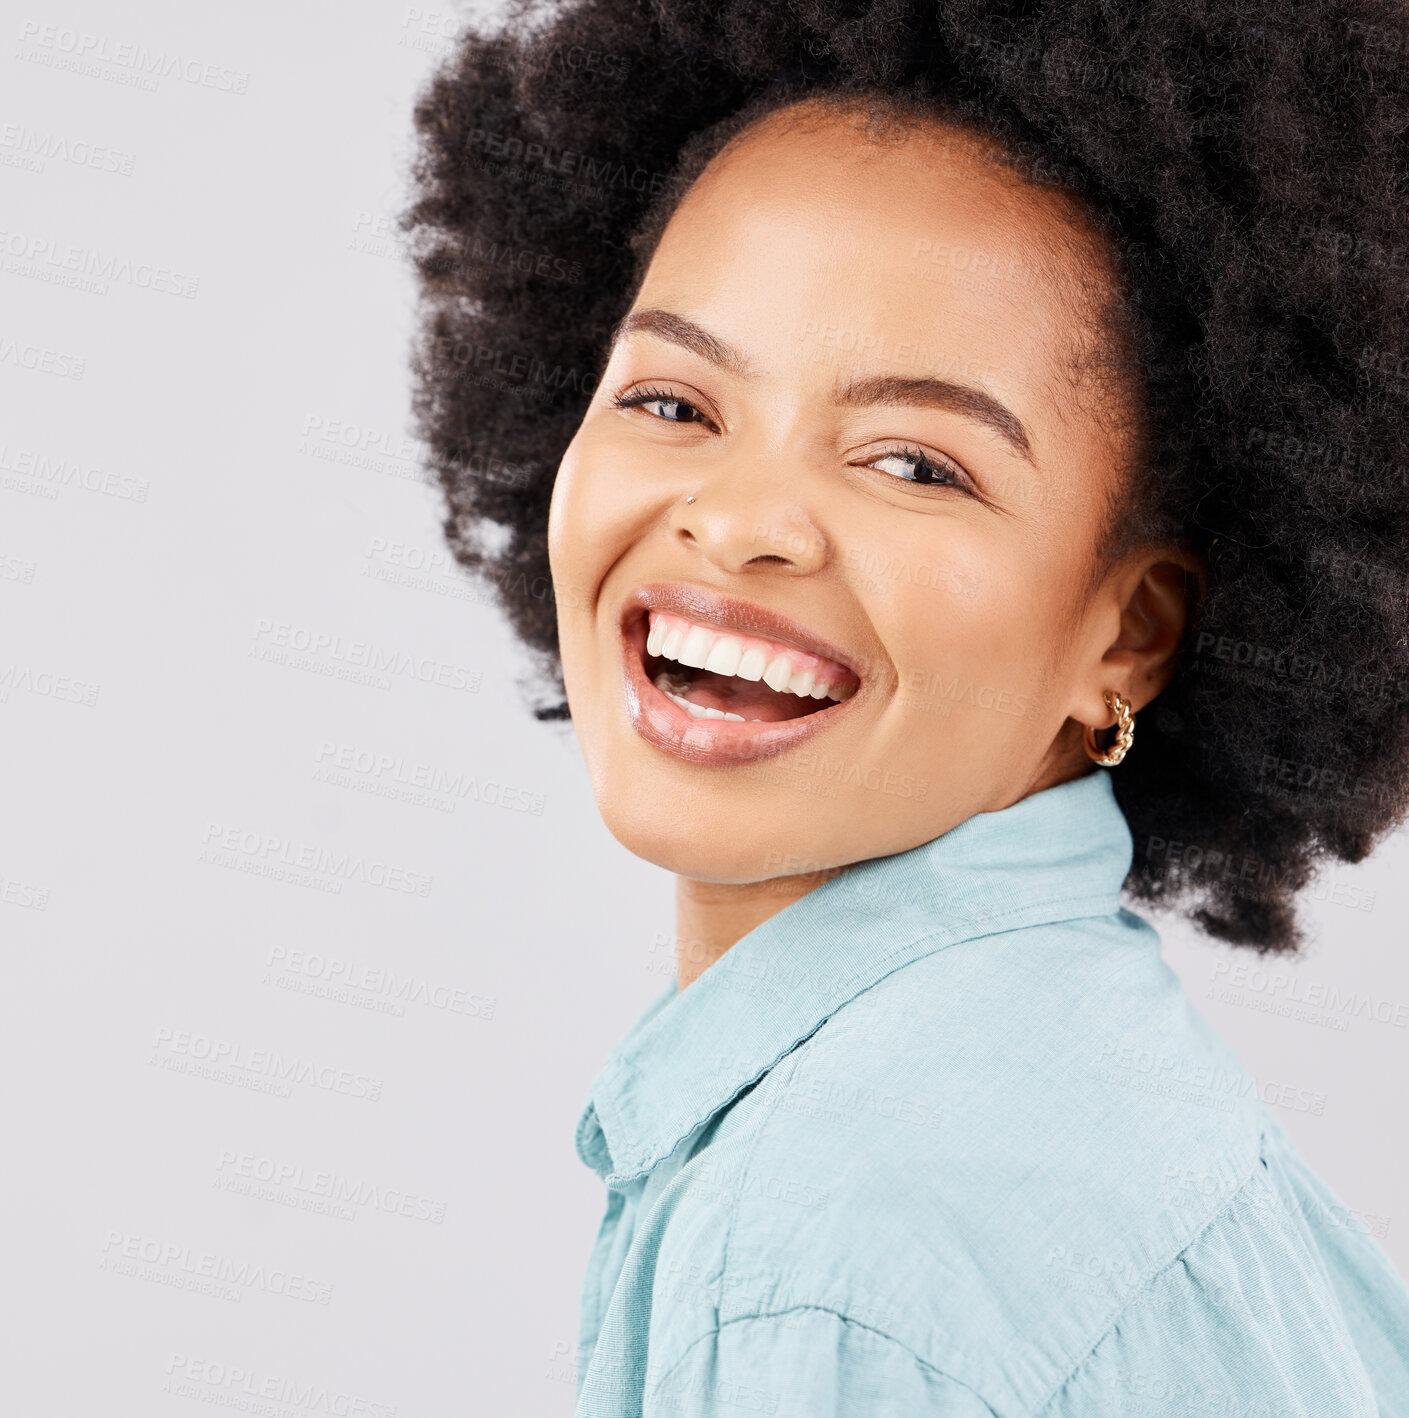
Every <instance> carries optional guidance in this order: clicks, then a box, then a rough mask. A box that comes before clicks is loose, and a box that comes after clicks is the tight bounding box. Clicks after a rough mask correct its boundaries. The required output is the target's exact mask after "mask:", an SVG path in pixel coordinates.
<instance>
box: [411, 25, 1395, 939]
mask: <svg viewBox="0 0 1409 1418" xmlns="http://www.w3.org/2000/svg"><path fill="white" fill-rule="evenodd" d="M1405 51H1409V16H1405V15H1403V14H1401V13H1400V12H1399V11H1398V10H1397V8H1396V7H1395V6H1394V5H1392V4H1389V3H1380V0H1351V3H1335V0H1330V3H1325V4H1322V3H1318V4H1316V5H1314V6H1312V5H1303V6H1292V7H1288V6H1287V5H1286V4H1285V3H1284V2H1283V3H1272V0H1240V3H1238V4H1236V5H1217V4H1209V3H1207V0H1169V3H1165V4H1161V5H1156V6H1148V5H1144V4H1139V3H1134V0H1100V3H1090V2H1089V0H1050V2H1049V3H1040V2H1039V0H1031V3H1023V2H1022V0H949V2H948V3H920V0H786V3H781V4H778V5H763V4H758V3H757V2H756V0H688V3H687V0H565V3H558V4H548V5H534V4H532V3H529V0H516V3H514V4H513V5H512V7H511V9H510V10H509V11H508V12H507V14H506V17H505V18H504V20H503V21H502V23H501V25H500V27H499V28H498V29H497V30H494V31H493V32H487V31H486V32H481V31H477V30H474V29H470V30H467V31H466V32H465V33H464V34H463V35H462V36H461V38H460V40H459V42H458V44H457V46H456V48H455V52H454V53H453V55H452V56H451V57H450V58H449V59H448V60H447V61H446V62H445V63H444V64H443V65H442V66H441V68H440V70H439V72H437V73H436V74H435V75H434V76H433V77H432V79H431V80H430V82H429V84H428V86H427V88H426V90H425V92H424V93H423V95H422V97H421V98H420V100H419V102H418V105H417V108H416V113H415V120H416V126H417V129H418V134H419V142H418V153H417V162H416V169H415V183H416V186H415V191H414V194H413V198H412V203H411V205H410V206H409V208H408V210H407V211H406V213H405V215H404V217H403V226H404V229H405V230H406V231H407V232H408V233H409V240H410V243H411V248H412V251H413V254H414V259H415V261H416V264H417V269H418V272H419V278H420V283H421V295H422V308H423V316H422V324H421V332H420V337H419V343H418V347H417V352H416V357H415V369H416V415H417V419H418V423H419V429H420V432H421V434H422V436H423V438H424V439H425V441H426V443H427V445H428V447H429V449H430V450H431V459H432V463H433V470H434V472H435V474H436V475H437V476H438V478H439V481H440V483H441V486H442V487H443V489H444V493H445V497H446V502H447V516H446V534H447V537H448V539H449V542H450V544H451V546H452V548H453V549H454V552H455V554H456V556H457V558H458V559H459V561H460V562H461V563H462V564H463V565H464V566H465V567H467V568H469V569H471V570H472V571H473V572H475V573H476V574H477V575H479V576H480V577H482V578H484V579H485V580H486V581H488V582H489V583H490V584H492V585H494V586H495V587H497V595H498V599H499V602H500V604H501V605H502V607H503V609H504V611H505V612H506V613H507V615H508V617H509V618H510V621H511V623H512V624H513V626H514V627H515V629H516V631H517V633H518V635H519V636H520V637H521V639H522V640H523V641H524V642H525V643H526V644H527V645H528V646H529V647H530V648H531V649H532V650H533V651H534V652H536V655H537V657H538V660H539V665H540V667H541V669H542V670H543V671H544V676H545V682H546V683H548V684H550V685H551V686H552V687H553V689H554V690H555V691H556V693H555V695H554V702H550V703H548V704H546V705H540V707H539V708H538V709H537V711H536V712H537V713H538V715H539V717H541V718H551V717H566V714H567V707H566V704H565V703H562V702H559V701H561V699H562V693H561V687H562V686H561V669H560V666H559V664H558V660H557V630H556V617H555V605H554V600H553V593H552V583H551V579H550V577H549V573H548V553H547V539H546V526H547V516H548V505H549V499H550V495H551V491H552V485H553V479H554V475H555V472H556V468H557V465H558V462H559V460H560V458H561V455H562V453H563V451H564V449H565V448H566V447H567V445H568V443H569V442H570V441H571V439H572V436H573V434H574V432H575V431H576V429H577V426H578V424H579V422H580V421H581V419H582V417H583V414H584V412H585V410H586V407H587V404H588V402H589V400H590V398H591V394H592V390H593V388H594V387H595V383H596V380H597V378H598V376H599V374H600V372H601V369H602V367H603V365H604V363H605V358H606V354H607V345H608V342H609V339H610V335H611V333H612V331H613V329H614V327H615V325H616V322H617V321H618V320H619V319H620V317H621V316H622V315H623V314H624V313H625V311H626V310H627V309H628V308H629V305H630V302H631V299H632V297H633V295H634V292H635V289H636V287H637V285H638V283H639V280H640V278H641V275H642V274H643V271H644V266H645V262H646V261H647V260H648V259H649V256H650V252H651V250H652V249H653V246H654V242H655V239H656V238H657V237H658V236H659V234H660V231H661V229H662V228H663V226H664V222H665V220H666V219H667V218H668V216H669V213H670V212H671V211H672V210H673V208H674V205H675V203H676V202H677V201H678V200H679V197H680V196H681V195H682V193H683V191H684V190H685V188H686V187H687V186H688V184H689V182H690V180H692V178H693V177H694V176H695V175H696V174H697V173H698V172H699V171H700V170H701V169H702V167H703V165H704V163H705V162H706V161H707V160H708V158H709V157H710V156H711V155H712V154H713V153H714V152H716V151H717V150H718V149H719V147H721V146H722V145H723V143H724V142H725V141H726V140H727V138H728V137H730V136H731V135H732V134H734V133H736V132H738V131H739V130H740V129H741V128H742V127H743V126H744V125H746V124H747V123H748V122H750V121H752V120H753V119H755V118H757V117H759V116H760V115H761V114H763V113H766V112H768V111H770V110H773V109H777V108H780V107H782V106H784V105H787V104H791V103H795V102H796V101H797V100H798V99H799V98H802V97H807V96H817V97H818V98H820V99H822V100H823V101H828V102H834V101H841V102H847V101H850V102H853V103H855V102H857V101H862V102H867V103H870V104H871V105H873V106H879V107H881V108H885V107H887V106H889V107H891V108H893V109H895V110H896V111H897V112H902V113H915V112H930V113H934V114H936V115H940V114H942V115H945V116H947V117H948V118H949V119H950V121H957V122H961V123H963V124H964V125H965V126H967V127H968V128H970V129H971V130H974V131H977V132H980V133H982V134H985V135H987V137H988V138H989V139H991V141H992V144H993V150H994V153H995V155H996V156H997V157H998V158H999V159H1000V160H1001V161H1004V162H1006V163H1008V164H1009V165H1010V166H1011V167H1015V168H1016V169H1017V170H1018V171H1019V172H1021V173H1023V175H1024V176H1026V177H1027V178H1028V180H1030V181H1032V182H1039V183H1042V182H1046V183H1055V184H1059V185H1060V186H1062V187H1063V188H1065V189H1068V190H1070V191H1071V192H1072V193H1074V194H1076V195H1077V198H1078V200H1079V201H1080V202H1081V203H1082V204H1083V205H1084V206H1085V208H1086V209H1087V210H1088V211H1090V212H1091V213H1093V214H1094V216H1095V217H1096V219H1097V220H1098V222H1099V224H1100V226H1101V228H1102V230H1103V231H1104V232H1105V233H1106V235H1107V238H1108V240H1109V242H1110V243H1111V244H1112V246H1113V249H1114V252H1115V255H1116V259H1117V262H1118V266H1119V270H1120V273H1121V282H1122V285H1123V287H1124V289H1123V290H1122V292H1121V293H1120V306H1121V326H1122V331H1123V334H1122V338H1123V339H1128V341H1129V342H1130V345H1129V347H1130V349H1131V350H1133V357H1134V359H1135V361H1136V363H1137V364H1138V367H1139V370H1140V376H1141V380H1142V384H1143V390H1142V395H1143V406H1144V410H1143V411H1144V415H1145V420H1146V423H1145V427H1146V430H1147V437H1146V439H1145V446H1146V449H1147V453H1146V456H1145V458H1144V463H1143V466H1142V469H1141V474H1140V476H1139V477H1138V478H1137V479H1136V480H1135V483H1134V485H1133V486H1132V488H1131V491H1130V493H1129V495H1128V496H1127V498H1126V500H1125V503H1124V504H1123V507H1122V510H1121V518H1120V528H1121V530H1122V538H1121V539H1122V541H1123V542H1129V541H1131V540H1138V539H1139V538H1141V537H1144V536H1154V535H1168V534H1172V535H1175V536H1177V537H1179V538H1180V539H1182V540H1183V541H1184V542H1185V544H1186V545H1188V546H1189V547H1191V548H1192V549H1193V550H1194V551H1195V552H1196V553H1197V555H1198V556H1199V557H1200V558H1201V559H1202V562H1203V564H1204V566H1205V568H1206V574H1205V576H1204V578H1203V585H1202V592H1201V594H1200V595H1199V596H1198V597H1197V602H1196V604H1195V605H1194V607H1193V609H1192V614H1191V618H1190V622H1189V625H1188V629H1187V632H1186V634H1185V637H1184V640H1183V643H1182V645H1181V649H1180V653H1179V657H1178V663H1177V669H1176V673H1175V676H1174V679H1173V681H1172V682H1171V684H1170V685H1169V687H1168V688H1167V689H1166V690H1165V692H1164V693H1163V694H1162V695H1161V696H1160V697H1159V699H1157V700H1156V701H1155V703H1154V704H1152V705H1151V706H1150V707H1149V709H1148V710H1147V711H1146V712H1145V713H1144V714H1142V715H1141V719H1140V726H1139V740H1138V744H1137V747H1136V750H1135V751H1134V752H1133V753H1132V754H1131V755H1130V757H1129V758H1128V759H1127V760H1126V762H1125V763H1124V764H1123V765H1122V766H1121V768H1120V769H1119V770H1117V771H1116V773H1115V790H1116V795H1117V798H1118V799H1119V802H1120V805H1121V808H1122V809H1123V811H1124V813H1125V815H1126V818H1127V820H1128V822H1129V824H1130V827H1131V831H1132V834H1133V837H1134V841H1135V858H1134V865H1133V866H1132V869H1131V873H1130V876H1129V878H1128V880H1127V883H1126V885H1127V889H1128V890H1129V891H1130V893H1131V894H1132V895H1133V896H1134V897H1136V898H1137V899H1141V900H1145V901H1149V902H1151V903H1156V904H1159V903H1163V904H1173V903H1174V902H1175V901H1176V900H1177V901H1178V902H1179V903H1180V904H1181V905H1183V906H1185V907H1186V908H1187V910H1188V911H1189V913H1190V914H1191V916H1192V917H1193V919H1194V920H1195V921H1196V922H1197V923H1198V924H1199V925H1200V926H1201V927H1202V928H1203V929H1204V930H1206V931H1207V932H1209V933H1210V934H1211V935H1213V936H1216V937H1218V938H1221V939H1223V940H1226V941H1229V942H1233V943H1235V944H1240V945H1246V946H1249V947H1252V948H1254V949H1256V950H1258V951H1263V952H1268V951H1287V950H1294V949H1295V948H1296V947H1297V946H1298V945H1299V944H1300V942H1301V939H1302V936H1301V933H1300V931H1299V929H1298V924H1297V921H1296V917H1295V913H1294V909H1293V899H1294V896H1295V894H1296V892H1297V891H1298V890H1299V889H1300V888H1302V887H1303V886H1305V885H1306V884H1307V883H1308V881H1309V880H1310V877H1311V874H1312V872H1313V870H1314V869H1315V868H1316V867H1317V865H1318V863H1319V862H1321V861H1322V860H1324V859H1325V858H1327V857H1336V858H1340V859H1341V860H1344V861H1350V862H1355V861H1359V860H1361V859H1362V858H1363V857H1364V856H1365V855H1366V854H1367V853H1368V852H1369V851H1370V849H1371V847H1372V846H1373V845H1374V843H1375V841H1376V840H1377V839H1378V838H1379V837H1380V836H1381V835H1382V834H1383V833H1385V832H1386V831H1387V830H1388V829H1389V828H1390V827H1391V826H1393V825H1394V824H1395V823H1396V822H1397V821H1398V820H1399V818H1400V817H1401V816H1402V814H1403V813H1404V811H1405V809H1406V805H1409V767H1407V766H1406V765H1409V712H1406V700H1409V693H1407V692H1406V686H1409V597H1406V586H1407V585H1409V582H1407V581H1406V576H1407V575H1409V569H1407V568H1406V559H1405V548H1406V509H1409V466H1407V464H1409V460H1406V458H1405V457H1404V456H1403V453H1402V439H1401V428H1402V425H1403V418H1404V411H1405V400H1406V397H1409V337H1406V291H1409V282H1406V277H1405V272H1406V267H1409V258H1406V246H1405V244H1404V241H1405V238H1404V236H1403V234H1402V228H1403V225H1404V221H1403V218H1404V214H1405V211H1406V208H1405V196H1406V192H1405V188H1406V170H1407V167H1406V156H1409V148H1407V147H1406V144H1409V81H1406V77H1405V67H1404V65H1403V64H1402V62H1401V58H1402V54H1403V52H1405Z"/></svg>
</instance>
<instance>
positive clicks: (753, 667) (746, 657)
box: [734, 645, 768, 680]
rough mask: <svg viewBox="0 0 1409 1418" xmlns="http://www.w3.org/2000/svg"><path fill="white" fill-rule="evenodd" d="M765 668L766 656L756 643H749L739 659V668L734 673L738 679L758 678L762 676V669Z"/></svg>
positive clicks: (766, 663)
mask: <svg viewBox="0 0 1409 1418" xmlns="http://www.w3.org/2000/svg"><path fill="white" fill-rule="evenodd" d="M767 668H768V656H767V655H765V654H764V653H763V651H762V650H760V649H759V648H758V646H757V645H750V646H749V648H748V649H747V650H745V651H744V654H743V658H742V659H741V660H740V661H739V668H738V669H736V670H735V671H734V673H735V674H736V675H737V676H738V677H739V678H740V679H751V680H760V679H762V678H763V671H764V670H765V669H767Z"/></svg>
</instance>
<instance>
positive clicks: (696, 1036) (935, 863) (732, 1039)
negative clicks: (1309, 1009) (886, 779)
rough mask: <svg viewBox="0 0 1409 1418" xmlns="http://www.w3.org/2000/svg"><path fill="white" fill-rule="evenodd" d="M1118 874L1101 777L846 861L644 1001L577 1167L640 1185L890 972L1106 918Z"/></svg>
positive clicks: (1117, 822)
mask: <svg viewBox="0 0 1409 1418" xmlns="http://www.w3.org/2000/svg"><path fill="white" fill-rule="evenodd" d="M1130 862H1131V837H1130V830H1129V828H1128V827H1127V826H1126V823H1125V817H1124V815H1123V814H1122V812H1121V810H1120V807H1119V805H1118V804H1117V803H1116V801H1115V794H1114V791H1113V789H1112V787H1111V779H1110V774H1108V773H1104V772H1092V773H1088V774H1087V775H1086V776H1084V777H1081V778H1077V779H1073V780H1072V781H1071V782H1068V783H1062V784H1060V785H1059V786H1057V787H1055V788H1048V789H1046V790H1045V791H1043V792H1040V793H1034V794H1032V795H1031V796H1030V797H1026V798H1023V799H1022V800H1021V801H1019V802H1016V803H1014V804H1013V805H1012V806H1011V807H1006V808H1002V809H1001V810H999V811H997V812H985V813H978V814H976V815H975V816H973V817H971V818H969V819H968V820H967V821H965V822H962V823H960V824H959V825H958V826H957V827H955V828H953V829H952V830H951V831H949V832H946V833H945V834H944V835H943V836H942V837H936V838H935V839H934V840H933V841H930V842H925V843H923V844H921V845H920V846H918V847H914V848H912V849H911V850H910V851H908V852H900V853H897V854H896V855H894V856H890V857H876V858H873V859H872V860H870V861H865V862H858V863H856V864H855V865H854V866H852V867H850V868H848V869H847V870H846V871H845V872H842V873H841V874H840V875H839V876H835V877H833V878H832V879H831V880H829V881H825V882H823V883H822V884H821V885H820V886H818V887H815V888H814V889H813V890H811V891H809V892H808V893H807V894H806V895H805V896H802V897H799V898H798V899H797V900H796V901H794V902H792V903H791V904H790V905H788V906H786V907H785V908H784V909H783V910H781V911H779V912H778V913H777V914H776V915H774V916H772V917H770V918H769V919H768V920H766V921H764V922H763V923H762V924H761V925H759V926H757V927H755V928H754V929H753V930H751V931H750V932H749V933H748V934H747V935H745V936H743V937H742V938H741V939H740V940H738V941H737V942H735V944H734V945H733V946H731V947H730V949H729V950H727V951H726V952H725V953H724V955H722V956H721V957H720V958H719V959H718V960H716V961H715V962H714V963H713V964H712V965H710V966H709V967H708V968H707V969H706V970H705V971H704V972H703V973H702V974H701V975H700V976H699V977H698V978H697V979H696V980H695V981H694V982H693V983H692V984H690V985H689V986H687V987H686V988H685V989H684V990H682V991H678V992H677V991H676V988H675V982H674V981H673V980H672V982H671V984H670V986H669V988H668V989H667V990H665V991H663V992H662V993H661V994H660V995H659V996H657V997H656V999H654V1000H652V1001H651V1003H650V1004H649V1005H648V1006H647V1008H646V1010H645V1011H644V1012H643V1013H642V1014H641V1015H640V1016H639V1017H638V1018H637V1020H636V1022H635V1023H634V1024H633V1025H632V1026H631V1028H630V1029H629V1030H628V1031H627V1033H626V1035H625V1037H624V1038H622V1039H621V1041H620V1042H619V1043H618V1044H617V1046H616V1048H615V1049H614V1050H613V1051H612V1053H611V1055H610V1056H609V1057H608V1059H607V1061H606V1063H605V1064H604V1065H603V1066H602V1069H601V1071H600V1072H599V1073H598V1075H597V1078H596V1080H595V1081H594V1082H593V1084H592V1088H591V1091H590V1092H589V1095H588V1101H587V1104H586V1106H585V1108H584V1109H583V1112H582V1115H581V1117H580V1119H579V1121H578V1125H577V1135H576V1145H577V1153H578V1156H579V1157H581V1159H582V1160H583V1162H584V1163H586V1165H587V1166H589V1167H591V1168H592V1169H593V1170H594V1171H596V1172H597V1173H598V1174H599V1175H600V1176H601V1177H602V1178H603V1180H604V1181H605V1182H606V1183H607V1184H608V1185H609V1186H617V1185H624V1184H626V1183H627V1182H630V1181H632V1180H634V1179H635V1178H638V1177H641V1176H643V1175H645V1174H646V1173H647V1172H649V1171H650V1170H651V1169H652V1168H653V1167H654V1166H655V1165H656V1164H657V1163H658V1162H660V1161H661V1160H663V1159H664V1158H666V1157H668V1156H669V1155H670V1154H671V1153H672V1152H674V1150H675V1148H676V1147H677V1146H678V1145H679V1143H680V1142H681V1141H682V1140H683V1139H684V1138H685V1137H687V1136H689V1135H690V1134H691V1133H693V1132H694V1131H695V1130H696V1129H697V1128H698V1127H699V1126H700V1125H701V1124H703V1123H705V1122H706V1121H708V1120H709V1119H710V1118H711V1117H712V1116H713V1115H714V1114H715V1113H717V1112H718V1111H719V1110H720V1109H721V1108H722V1107H723V1106H724V1105H725V1104H726V1103H728V1102H729V1101H730V1100H731V1099H732V1098H734V1097H735V1096H736V1095H737V1094H738V1093H739V1092H740V1091H741V1090H742V1089H744V1088H746V1087H748V1086H749V1085H750V1084H752V1083H754V1082H755V1081H756V1080H757V1079H759V1078H761V1077H762V1076H763V1075H764V1074H765V1073H767V1072H768V1070H769V1069H770V1068H772V1067H773V1065H774V1064H776V1063H777V1062H778V1061H779V1060H780V1059H782V1058H783V1057H784V1056H785V1055H787V1054H788V1053H790V1052H791V1051H792V1050H793V1049H794V1048H795V1047H796V1046H797V1045H798V1044H799V1043H800V1042H801V1041H802V1040H803V1039H805V1038H806V1037H807V1036H808V1035H809V1034H811V1033H812V1032H813V1031H814V1030H816V1029H817V1028H818V1026H819V1025H821V1024H822V1023H823V1022H824V1021H825V1020H826V1019H827V1018H828V1017H829V1016H830V1015H832V1014H834V1013H835V1012H836V1011H837V1010H838V1009H840V1008H841V1007H842V1006H843V1005H844V1004H846V1003H847V1001H848V1000H851V999H853V998H855V996H856V995H858V994H860V993H861V991H863V990H865V989H867V988H868V987H869V986H871V985H873V984H875V983H876V981H878V980H880V979H881V978H883V977H884V976H886V975H888V974H890V973H891V971H893V970H896V969H899V968H900V967H901V966H902V965H905V964H908V963H909V962H910V961H912V960H917V959H919V958H920V957H921V956H925V955H929V954H931V953H932V952H934V951H936V950H942V949H943V948H944V947H945V946H949V945H954V944H956V943H958V942H960V941H967V940H975V939H977V938H979V937H982V936H986V935H993V934H996V933H997V932H999V931H1009V930H1015V929H1017V928H1019V927H1022V926H1032V925H1043V924H1048V923H1052V922H1057V921H1067V920H1074V919H1078V918H1080V917H1083V916H1095V915H1108V914H1110V913H1112V912H1114V911H1115V910H1117V908H1118V906H1119V900H1120V889H1121V885H1122V883H1123V882H1124V880H1125V877H1126V873H1127V872H1128V871H1129V870H1130Z"/></svg>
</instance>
